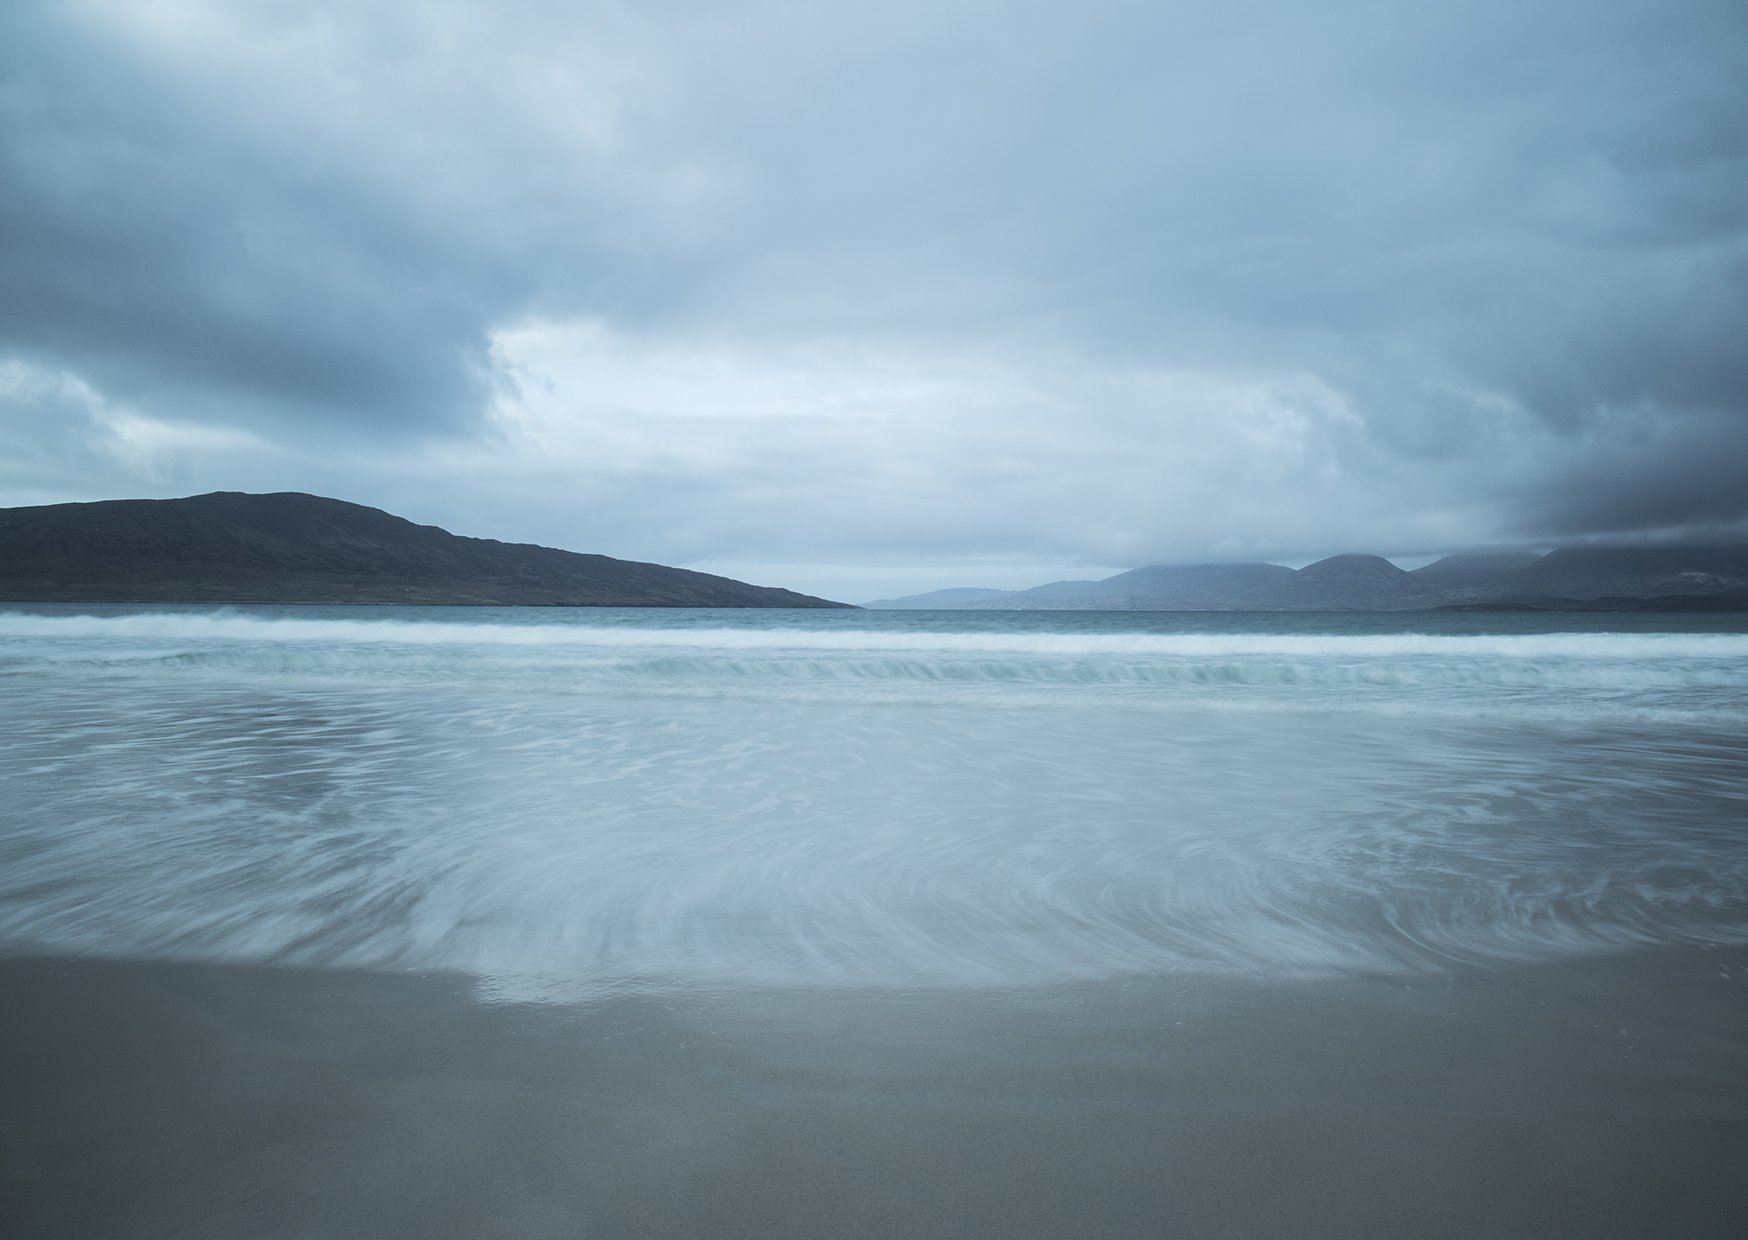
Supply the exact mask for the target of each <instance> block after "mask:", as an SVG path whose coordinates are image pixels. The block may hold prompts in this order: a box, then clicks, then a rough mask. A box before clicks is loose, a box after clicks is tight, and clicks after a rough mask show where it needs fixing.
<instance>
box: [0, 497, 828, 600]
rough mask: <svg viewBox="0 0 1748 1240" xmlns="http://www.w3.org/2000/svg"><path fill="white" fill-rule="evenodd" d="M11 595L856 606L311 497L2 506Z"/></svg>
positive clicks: (3, 589) (2, 556) (0, 544)
mask: <svg viewBox="0 0 1748 1240" xmlns="http://www.w3.org/2000/svg"><path fill="white" fill-rule="evenodd" d="M0 599H5V600H9V601H34V602H276V603H423V604H454V605H494V606H531V605H542V606H573V607H846V606H849V604H845V603H833V602H828V601H827V600H825V599H820V598H814V597H812V596H810V595H805V594H797V593H795V592H794V591H791V590H781V589H773V588H770V587H765V586H755V585H748V584H747V583H746V582H742V581H734V580H731V579H729V578H727V577H716V576H712V575H711V574H709V573H698V572H692V571H690V570H687V569H680V568H668V567H666V566H664V565H660V564H644V563H638V562H635V561H630V560H616V559H613V558H612V557H610V556H605V555H585V554H579V553H577V552H572V551H560V550H557V549H556V548H552V547H538V546H533V545H531V544H527V543H504V542H498V541H496V540H493V539H486V538H465V537H460V536H457V535H455V534H451V533H449V532H448V531H447V530H442V529H439V528H437V527H436V526H434V525H415V524H414V523H413V522H411V521H408V520H405V519H404V518H402V517H397V516H394V515H392V514H390V513H386V512H383V511H382V510H380V509H377V508H367V507H365V506H363V505H361V504H351V503H347V502H345V501H344V500H337V499H326V498H323V497H320V496H315V495H305V494H302V493H300V492H280V493H276V494H270V495H248V494H243V493H241V492H236V491H217V492H213V493H212V494H209V495H195V496H191V497H189V498H186V499H168V500H104V501H99V502H96V503H88V504H51V505H45V506H40V507H30V508H6V509H0Z"/></svg>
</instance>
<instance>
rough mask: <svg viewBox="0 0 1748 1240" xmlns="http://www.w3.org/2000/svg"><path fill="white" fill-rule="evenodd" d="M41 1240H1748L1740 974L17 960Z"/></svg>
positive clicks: (1623, 964)
mask: <svg viewBox="0 0 1748 1240" xmlns="http://www.w3.org/2000/svg"><path fill="white" fill-rule="evenodd" d="M0 1007H3V1009H4V1010H5V1011H6V1012H7V1013H8V1016H7V1019H6V1020H5V1021H3V1022H0V1042H3V1044H4V1046H3V1052H0V1065H3V1067H0V1071H3V1072H4V1075H5V1078H6V1079H5V1081H4V1086H5V1087H4V1089H3V1090H0V1150H3V1152H4V1157H3V1158H0V1167H3V1168H4V1170H3V1172H0V1186H3V1187H0V1231H4V1232H5V1233H6V1234H7V1235H9V1236H17V1237H20V1238H21V1240H34V1238H35V1237H49V1236H53V1237H84V1236H90V1237H98V1236H102V1237H105V1240H128V1238H130V1237H142V1238H144V1237H158V1236H172V1235H173V1236H178V1237H213V1238H214V1240H217V1238H218V1237H234V1236H242V1235H247V1236H251V1237H261V1238H263V1240H272V1238H277V1237H286V1238H288V1240H289V1238H290V1237H293V1236H297V1237H308V1236H320V1237H353V1236H358V1237H367V1236H368V1237H399V1236H407V1237H413V1236H419V1237H450V1236H453V1237H456V1238H457V1240H461V1238H462V1237H470V1238H473V1237H478V1238H484V1237H497V1236H502V1237H510V1236H515V1237H523V1238H527V1237H547V1236H551V1237H559V1236H566V1237H572V1236H583V1235H605V1236H676V1237H678V1236H747V1237H753V1236H759V1237H776V1238H786V1237H794V1238H795V1240H801V1238H802V1237H815V1236H821V1235H843V1236H854V1237H859V1236H868V1237H873V1236H897V1235H904V1236H936V1235H938V1236H943V1237H945V1236H968V1235H991V1236H1003V1237H1034V1236H1035V1237H1046V1236H1062V1235H1069V1234H1074V1235H1084V1236H1131V1235H1133V1236H1142V1235H1159V1234H1188V1235H1195V1236H1214V1237H1224V1236H1231V1237H1241V1236H1246V1237H1249V1236H1266V1235H1294V1236H1308V1237H1324V1236H1327V1237H1331V1238H1334V1237H1365V1236H1377V1237H1385V1236H1401V1235H1419V1236H1441V1235H1448V1236H1452V1237H1459V1236H1460V1237H1494V1236H1497V1237H1519V1236H1521V1237H1531V1236H1535V1237H1559V1236H1572V1237H1579V1236H1584V1237H1598V1236H1622V1237H1625V1236H1642V1235H1648V1234H1657V1233H1661V1234H1669V1235H1681V1236H1684V1237H1709V1236H1719V1237H1723V1236H1726V1235H1733V1234H1735V1231H1736V1229H1737V1227H1739V1225H1740V1220H1741V1218H1742V1217H1743V1216H1744V1212H1745V1211H1748V1177H1743V1176H1742V1175H1741V1173H1740V1169H1741V1167H1742V1166H1744V1165H1748V1079H1745V1074H1744V1071H1743V1066H1742V1059H1743V1055H1742V1052H1743V1050H1744V1048H1745V1047H1748V948H1744V947H1717V948H1678V949H1657V950H1652V951H1645V952H1634V953H1626V954H1620V955H1613V956H1599V957H1592V958H1585V959H1578V960H1569V961H1564V962H1560V963H1553V964H1535V965H1523V966H1513V967H1509V968H1502V969H1493V970H1471V971H1465V972H1461V973H1457V974H1453V975H1450V976H1447V977H1438V978H1415V979H1407V980H1404V979H1399V978H1382V977H1378V978H1349V979H1341V980H1331V981H1295V982H1278V983H1275V982H1265V981H1260V980H1254V979H1239V978H1226V979H1223V978H1213V977H1198V976H1190V975H1165V976H1157V977H1144V978H1126V979H1120V980H1114V981H1108V982H1099V983H1078V984H1071V985H1059V986H1051V987H1042V988H1037V989H1034V990H1011V991H988V992H980V991H955V990H936V991H926V990H916V991H885V992H866V991H835V990H799V989H798V990H791V991H779V992H773V991H758V990H730V991H720V992H709V993H703V992H700V993H664V994H660V995H654V994H651V995H627V996H623V997H618V998H611V999H603V1000H597V1001H593V1002H589V1003H585V1004H580V1005H575V1006H557V1005H554V1006H535V1005H526V1004H520V1005H517V1004H492V1003H487V1002H483V1001H481V1000H480V999H479V998H478V997H477V994H476V991H475V988H474V986H473V983H472V982H471V981H470V980H469V979H467V978H463V977H458V976H424V977H421V976H409V975H395V974H373V973H361V972H342V971H326V970H303V969H277V968H264V967H253V966H235V965H204V964H167V963H147V962H125V961H102V960H74V959H66V958H56V957H29V956H25V957H11V958H0Z"/></svg>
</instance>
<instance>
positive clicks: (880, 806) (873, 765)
mask: <svg viewBox="0 0 1748 1240" xmlns="http://www.w3.org/2000/svg"><path fill="white" fill-rule="evenodd" d="M0 789H3V792H0V951H5V952H8V953H13V954H18V953H39V952H43V953H56V954H72V955H94V956H103V957H110V958H122V959H156V960H192V961H220V962H244V963H272V964H297V965H307V966H318V967H321V966H345V967H369V968H378V969H390V970H407V971H419V972H424V971H438V970H444V971H461V972H465V973H468V974H471V975H473V976H474V977H476V978H478V979H479V982H480V985H481V987H482V989H483V990H484V992H485V993H487V994H489V995H496V996H501V997H504V998H510V999H531V998H534V999H537V998H553V999H568V998H576V997H587V996H590V995H597V994H604V993H613V992H618V991H623V990H627V989H643V988H654V989H662V988H670V987H683V988H706V989H715V988H723V987H736V986H746V985H756V986H803V987H814V986H829V987H846V986H848V987H909V988H918V987H936V986H961V987H962V986H996V987H1000V986H1027V985H1033V984H1038V983H1048V982H1057V981H1073V980H1080V979H1095V978H1111V977H1119V976H1124V975H1142V974H1161V973H1179V974H1183V973H1195V974H1202V973H1208V974H1248V975H1261V976H1290V977H1307V976H1340V975H1353V974H1389V975H1393V976H1404V977H1413V976H1416V975H1427V974H1440V973H1448V972H1451V971H1453V970H1464V969H1475V968H1488V967H1492V966H1496V965H1501V964H1510V963H1516V962H1529V961H1545V960H1556V959H1560V958H1562V957H1569V956H1575V955H1582V954H1588V953H1600V952H1611V951H1619V950H1622V949H1626V948H1633V947H1641V946H1660V945H1674V944H1725V943H1728V944H1741V943H1743V942H1748V839H1745V833H1748V619H1745V618H1743V617H1738V616H1710V617H1708V616H1697V617H1669V616H1649V615H1644V616H1641V615H1614V614H1610V615H1573V614H1562V615H1557V616H1547V615H1530V614H1473V613H1450V614H1414V615H1317V614H1291V615H1281V614H1275V615H1245V614H1229V613H1133V612H1130V613H1073V612H1070V613H1062V612H1053V613H1009V612H1003V613H974V614H966V613H927V612H922V613H919V612H854V611H848V612H787V611H768V612H758V611H752V612H722V611H665V610H663V611H630V610H626V611H619V610H558V609H472V608H469V609H447V608H371V607H319V608H317V607H309V608H299V607H234V608H225V609H212V608H201V607H164V606H156V607H149V608H148V607H123V606H103V607H71V606H69V607H49V606H43V607H29V608H21V607H14V608H12V609H10V610H5V611H0Z"/></svg>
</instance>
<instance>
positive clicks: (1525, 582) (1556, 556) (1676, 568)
mask: <svg viewBox="0 0 1748 1240" xmlns="http://www.w3.org/2000/svg"><path fill="white" fill-rule="evenodd" d="M1495 584H1500V585H1505V586H1507V587H1508V588H1519V589H1524V590H1535V591H1538V592H1540V593H1543V594H1550V595H1554V596H1557V597H1563V598H1580V599H1593V598H1604V597H1608V596H1611V595H1612V596H1616V597H1621V598H1652V597H1657V596H1662V595H1680V594H1719V593H1725V592H1728V591H1731V590H1736V589H1741V588H1744V587H1748V547H1562V548H1560V549H1559V550H1557V551H1551V552H1549V553H1548V554H1547V555H1545V556H1543V557H1542V558H1541V559H1539V560H1537V561H1536V562H1535V563H1533V564H1530V565H1527V566H1525V567H1523V568H1520V569H1517V570H1515V571H1513V572H1510V573H1506V574H1502V575H1501V576H1500V578H1499V579H1498V580H1497V582H1496V583H1495Z"/></svg>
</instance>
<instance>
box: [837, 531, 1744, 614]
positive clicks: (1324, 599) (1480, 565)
mask: <svg viewBox="0 0 1748 1240" xmlns="http://www.w3.org/2000/svg"><path fill="white" fill-rule="evenodd" d="M957 593H959V592H957V591H952V590H936V591H933V592H931V593H929V594H924V595H914V596H910V597H907V598H899V599H886V600H881V601H879V602H873V603H869V604H867V606H869V607H876V608H916V607H935V608H941V609H944V610H974V611H1027V610H1040V611H1043V610H1050V611H1068V610H1084V611H1414V610H1422V609H1430V608H1439V607H1506V608H1543V609H1548V610H1566V609H1574V608H1583V607H1602V608H1607V609H1632V608H1644V609H1648V610H1720V609H1721V610H1734V609H1738V608H1748V547H1710V546H1682V547H1567V548H1561V549H1559V550H1557V551H1553V552H1550V553H1548V554H1546V555H1542V554H1538V553H1536V552H1525V551H1497V552H1491V551H1489V552H1463V553H1459V554H1456V555H1449V556H1445V557H1444V558H1443V559H1440V560H1435V561H1434V562H1433V563H1431V564H1426V565H1423V566H1422V567H1420V568H1417V569H1414V570H1413V571H1411V572H1409V571H1404V570H1403V569H1401V568H1399V567H1397V566H1396V565H1395V564H1392V563H1391V562H1390V561H1389V560H1386V559H1384V558H1383V557H1381V556H1376V555H1354V554H1347V555H1335V556H1330V557H1329V558H1328V559H1324V560H1319V561H1317V562H1316V563H1314V564H1308V565H1306V566H1305V567H1304V568H1301V569H1299V570H1297V571H1295V570H1293V569H1291V568H1286V567H1284V566H1282V565H1279V564H1260V563H1252V564H1190V565H1154V566H1150V567H1147V568H1137V569H1131V570H1130V571H1128V572H1125V573H1119V574H1117V575H1116V576H1114V577H1107V578H1105V579H1103V580H1101V581H1056V582H1051V583H1049V584H1048V585H1042V586H1036V587H1034V588H1032V589H1030V590H1009V591H992V592H978V593H987V594H988V597H978V598H969V599H964V600H962V601H949V599H950V598H951V597H952V596H954V595H956V594H957Z"/></svg>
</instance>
